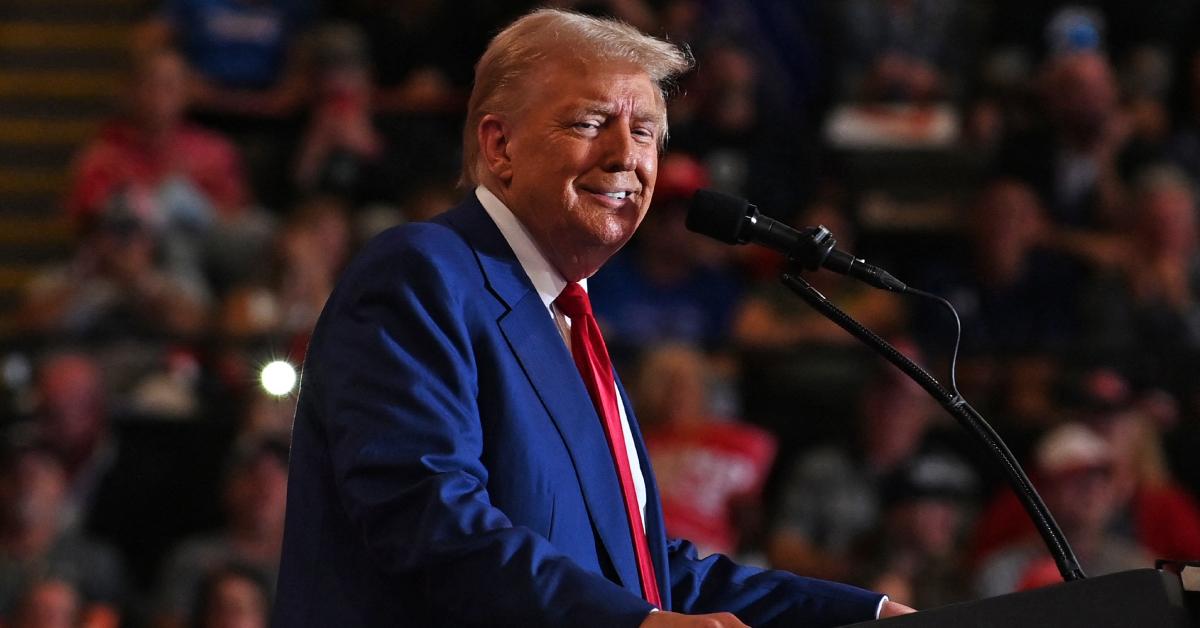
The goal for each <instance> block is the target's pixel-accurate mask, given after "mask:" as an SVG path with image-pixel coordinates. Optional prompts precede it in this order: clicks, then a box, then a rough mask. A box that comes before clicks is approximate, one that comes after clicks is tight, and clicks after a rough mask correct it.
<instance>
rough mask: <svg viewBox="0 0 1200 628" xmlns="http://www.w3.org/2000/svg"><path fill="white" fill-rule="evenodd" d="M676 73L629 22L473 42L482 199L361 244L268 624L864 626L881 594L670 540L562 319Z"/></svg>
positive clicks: (576, 314) (471, 166)
mask: <svg viewBox="0 0 1200 628" xmlns="http://www.w3.org/2000/svg"><path fill="white" fill-rule="evenodd" d="M687 65H688V60H687V58H686V56H685V55H684V54H683V53H682V52H681V51H679V50H678V49H677V48H675V47H674V46H672V45H670V44H667V43H665V42H661V41H658V40H655V39H653V38H650V37H646V36H644V35H642V34H641V33H639V32H638V31H636V30H635V29H632V28H630V27H626V26H624V25H620V24H616V23H613V22H608V21H602V20H595V19H592V18H587V17H583V16H579V15H575V14H571V13H564V12H559V11H537V12H535V13H532V14H530V15H528V16H526V17H524V18H522V19H520V20H518V21H517V22H515V23H514V24H513V25H511V26H510V27H508V28H507V29H505V30H504V31H503V32H501V33H500V34H499V35H497V36H496V38H495V39H494V40H493V41H492V43H491V45H490V46H489V48H488V50H487V51H486V52H485V53H484V55H483V58H482V59H481V60H480V62H479V65H478V67H477V70H476V81H475V88H474V93H473V94H472V97H471V104H470V108H469V111H468V119H467V125H466V132H465V133H464V135H465V138H464V149H465V150H464V153H465V155H464V163H465V169H464V170H465V173H464V178H465V179H466V181H468V182H470V183H475V184H478V185H479V187H477V188H476V190H475V193H474V194H473V195H472V196H471V197H470V198H468V200H467V201H465V202H464V203H463V204H462V205H460V206H458V207H456V208H454V209H452V210H450V211H449V212H448V213H446V214H444V215H443V216H441V217H439V218H438V219H436V220H435V221H434V222H432V223H429V224H417V225H410V226H409V227H406V228H403V229H399V230H393V231H389V232H387V233H385V234H384V235H382V236H380V237H379V238H377V239H376V240H375V241H374V242H373V243H372V244H370V245H369V246H367V247H366V250H365V251H364V252H363V254H362V255H360V257H359V258H358V259H357V260H356V261H355V262H354V263H353V264H351V266H350V268H348V269H347V271H346V274H345V275H344V276H343V278H342V281H341V283H340V285H339V287H338V288H337V289H336V290H335V292H334V294H333V295H332V296H331V298H330V300H329V303H328V304H327V305H326V309H325V312H324V314H323V315H322V317H321V321H320V322H319V323H318V325H317V328H316V330H315V332H314V335H313V339H312V343H311V345H310V349H309V355H308V359H307V366H306V368H305V373H304V387H303V392H302V393H301V395H300V399H299V402H298V409H297V414H296V422H295V427H294V431H293V449H292V460H291V475H290V479H289V494H288V513H287V522H286V531H285V538H284V550H283V559H282V564H281V567H280V579H279V589H278V596H277V599H276V605H275V615H274V618H273V619H274V623H275V625H276V626H288V627H291V626H322V627H323V626H385V625H386V626H475V625H484V626H557V625H572V626H597V627H601V626H638V625H643V626H647V627H650V626H656V625H657V626H672V625H680V626H688V625H697V626H701V625H703V626H742V625H743V624H742V623H741V622H740V621H738V619H736V618H735V617H734V616H733V615H731V614H729V613H734V614H736V615H738V616H739V617H740V618H741V619H742V620H743V621H746V622H749V623H751V624H754V625H756V626H762V625H772V624H778V625H785V624H786V625H806V626H834V625H839V624H845V623H850V622H854V621H862V620H867V619H871V618H873V617H875V616H876V614H877V612H878V610H879V607H880V605H881V599H882V597H881V596H880V595H878V594H874V593H869V592H866V591H862V590H859V589H854V588H851V587H845V586H842V585H836V584H833V583H827V582H820V581H815V580H808V579H803V578H799V577H796V576H791V575H788V574H783V573H779V572H764V571H761V570H756V569H749V568H743V567H739V566H737V565H734V564H733V563H731V562H729V561H728V560H727V559H725V558H723V557H719V556H714V557H710V558H708V559H705V560H697V558H696V555H695V552H694V550H692V548H691V545H690V544H689V543H686V542H680V541H673V542H670V543H668V542H667V540H666V538H665V534H664V532H663V524H662V510H661V507H660V505H659V501H658V495H657V491H656V488H655V484H654V478H653V475H652V474H651V471H650V468H649V466H648V465H647V464H646V461H647V456H646V451H645V448H644V446H643V444H642V442H641V437H640V434H639V433H638V430H637V424H636V422H635V421H634V420H633V413H632V411H631V410H630V409H629V407H628V402H627V401H626V400H625V396H624V395H623V394H620V395H619V397H618V393H617V391H619V390H620V388H619V385H614V382H613V375H612V371H611V367H610V366H608V365H607V355H606V353H605V352H604V350H603V347H602V346H597V343H596V338H595V337H594V335H593V334H592V332H596V335H598V331H597V330H598V328H597V327H596V326H595V320H594V317H592V316H591V315H590V312H588V311H587V308H586V307H582V306H586V301H587V298H586V293H584V292H583V287H584V286H583V285H582V284H583V283H584V282H585V280H586V278H587V277H588V276H590V275H591V274H592V273H594V272H595V271H596V269H597V268H599V267H600V265H601V264H603V263H604V261H605V260H607V259H608V258H609V256H611V255H612V254H613V253H614V252H615V251H616V250H617V249H618V248H620V247H621V245H623V244H624V243H625V242H626V241H627V240H628V239H629V237H630V236H631V235H632V234H633V232H634V230H635V229H636V228H637V225H638V223H639V222H640V221H641V219H642V217H643V216H644V214H645V212H646V209H647V207H649V204H650V197H651V194H652V192H653V190H654V181H655V173H656V168H657V163H658V154H659V150H660V149H661V146H662V140H663V138H664V137H665V135H666V131H667V128H666V113H665V104H664V97H663V94H662V90H661V85H662V83H663V82H664V81H665V80H667V79H668V78H670V77H671V76H672V75H675V74H678V73H679V72H681V71H683V70H684V69H686V67H687ZM560 293H561V294H563V296H562V297H560ZM581 304H582V306H581ZM568 317H570V319H571V320H568ZM568 329H569V331H568ZM573 354H574V360H573ZM589 360H590V361H589ZM573 362H574V363H573ZM597 365H599V366H597ZM589 367H594V368H592V369H591V370H590V371H589V370H588V368H589ZM599 373H603V375H598V374H599ZM618 414H619V415H620V416H619V417H618V416H617V415H618ZM635 471H636V473H635ZM883 607H884V610H883V614H892V613H897V612H902V611H904V610H907V609H904V608H903V607H900V606H899V605H894V604H891V603H890V602H888V603H884V604H883ZM656 609H659V612H654V611H655V610H656ZM670 611H678V613H676V612H670ZM720 611H726V612H723V613H719V614H715V615H708V616H706V617H692V616H687V615H684V614H683V613H695V614H704V613H718V612H720Z"/></svg>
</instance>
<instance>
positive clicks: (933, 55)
mask: <svg viewBox="0 0 1200 628" xmlns="http://www.w3.org/2000/svg"><path fill="white" fill-rule="evenodd" d="M829 6H830V7H831V11H832V15H831V18H832V19H831V20H830V21H831V26H832V28H833V29H834V31H833V32H835V33H836V34H837V36H836V38H834V39H833V41H834V42H835V46H837V47H838V48H839V50H838V51H837V55H836V66H835V73H834V77H835V79H834V80H835V81H836V82H837V83H838V85H837V95H838V96H839V98H840V99H842V100H851V101H858V100H867V101H901V102H913V101H918V102H925V101H929V100H932V99H937V98H946V97H948V96H952V95H957V94H959V93H961V92H962V90H963V89H964V85H963V84H962V83H963V82H964V79H963V75H962V72H963V71H964V70H965V69H966V68H967V67H968V62H969V61H970V57H969V53H970V51H971V48H972V47H973V45H974V42H973V41H972V38H971V37H970V35H969V33H970V31H969V30H968V28H967V27H968V26H969V22H968V21H967V20H966V19H965V18H966V16H965V13H966V11H967V9H968V5H967V4H965V3H962V2H959V1H957V0H905V1H903V2H894V1H890V0H849V1H847V2H838V3H830V4H829Z"/></svg>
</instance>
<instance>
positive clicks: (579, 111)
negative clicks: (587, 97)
mask: <svg viewBox="0 0 1200 628" xmlns="http://www.w3.org/2000/svg"><path fill="white" fill-rule="evenodd" d="M617 109H618V107H616V106H614V105H613V104H611V103H606V102H601V101H592V102H585V103H581V104H579V105H578V106H575V107H572V108H570V109H569V110H568V111H569V114H570V115H571V116H581V115H601V116H611V115H614V114H615V113H616V112H617ZM662 118H663V114H662V112H661V111H657V110H654V109H649V108H639V109H637V110H636V111H634V112H633V119H634V120H637V121H638V122H650V123H654V124H659V123H661V122H662Z"/></svg>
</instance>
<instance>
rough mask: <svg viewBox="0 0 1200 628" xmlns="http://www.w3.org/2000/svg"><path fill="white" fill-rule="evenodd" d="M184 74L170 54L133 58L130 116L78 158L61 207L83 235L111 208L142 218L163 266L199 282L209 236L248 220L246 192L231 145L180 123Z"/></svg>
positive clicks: (113, 125) (111, 126) (104, 132)
mask: <svg viewBox="0 0 1200 628" xmlns="http://www.w3.org/2000/svg"><path fill="white" fill-rule="evenodd" d="M187 74H188V72H187V67H186V65H185V63H184V61H183V58H182V57H181V56H180V55H179V54H178V53H176V52H174V51H171V50H168V49H156V50H152V51H148V52H145V53H144V54H142V55H141V56H139V57H138V58H137V59H136V60H135V63H134V68H133V72H132V74H131V76H130V78H129V86H130V90H129V94H130V102H129V105H128V107H127V111H126V113H125V114H124V115H123V116H121V117H119V118H117V119H115V120H113V121H111V122H109V123H108V124H107V125H106V126H105V127H104V128H103V130H102V131H101V133H100V135H99V137H97V138H96V139H95V140H93V141H92V142H90V143H89V144H88V145H87V146H85V147H84V148H83V149H82V150H81V151H80V153H79V154H78V155H77V157H76V159H75V163H74V166H73V176H72V181H71V183H70V186H69V192H68V195H67V200H66V206H67V212H68V214H69V215H70V217H71V218H72V219H74V220H75V222H76V223H77V224H78V225H79V226H80V227H82V228H83V229H84V230H87V229H88V228H89V227H91V226H92V225H93V224H94V223H95V222H98V221H101V220H103V219H104V217H105V215H106V214H110V213H113V212H115V211H120V212H123V213H128V214H133V215H137V216H139V217H140V218H141V219H142V220H143V221H144V223H145V225H144V226H145V228H146V235H148V236H150V237H152V239H153V240H154V241H155V242H156V243H158V244H160V248H161V250H160V251H159V254H160V255H162V256H163V257H164V258H165V262H166V268H168V269H169V270H170V271H171V272H173V273H175V274H178V275H181V276H186V277H187V278H188V279H190V280H192V281H197V280H200V279H201V276H202V271H203V259H202V254H203V252H204V242H205V239H206V237H207V236H208V235H209V233H210V232H211V231H212V230H213V228H214V227H215V225H216V224H218V223H220V224H231V223H239V222H242V221H244V220H246V219H247V212H246V209H247V205H248V202H249V195H248V192H247V189H246V182H245V176H244V173H243V168H242V163H241V157H240V155H239V154H238V152H237V150H236V149H235V148H234V146H233V144H231V143H230V142H229V141H228V140H226V139H225V138H224V137H222V136H220V135H218V134H216V133H214V132H212V131H208V130H205V129H203V128H200V127H198V126H196V125H194V124H191V123H189V122H187V121H185V119H184V114H185V113H186V110H187V108H188V102H189V92H188V85H187Z"/></svg>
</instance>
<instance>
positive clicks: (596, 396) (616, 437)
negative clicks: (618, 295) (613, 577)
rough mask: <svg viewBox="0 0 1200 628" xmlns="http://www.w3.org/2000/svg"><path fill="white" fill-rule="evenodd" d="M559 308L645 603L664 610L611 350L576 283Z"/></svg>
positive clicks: (565, 292)
mask: <svg viewBox="0 0 1200 628" xmlns="http://www.w3.org/2000/svg"><path fill="white" fill-rule="evenodd" d="M554 304H555V305H557V306H558V309H559V310H560V311H561V312H562V313H563V314H565V315H566V316H567V318H570V319H571V353H572V355H573V356H574V358H575V366H576V367H577V368H578V369H579V374H580V375H581V376H582V377H583V383H584V384H586V385H587V389H588V393H590V394H591V396H592V403H593V404H595V406H596V413H597V414H599V415H600V418H601V419H603V421H604V434H605V436H607V437H608V449H609V451H610V452H612V456H613V460H614V461H615V462H616V465H617V474H618V475H620V477H621V493H622V494H623V495H624V497H625V514H627V515H628V519H629V532H630V535H632V537H633V547H634V551H635V553H636V554H637V564H638V573H639V574H640V575H641V577H642V594H643V595H644V596H645V597H646V601H647V602H650V603H651V604H653V605H655V606H657V607H660V608H661V607H662V600H661V599H660V598H659V596H658V582H657V581H656V579H655V577H654V563H653V562H651V560H650V546H649V544H648V543H647V542H646V531H645V529H644V528H643V527H642V515H641V509H640V508H639V507H638V501H637V492H636V491H635V490H634V488H633V473H632V472H631V471H630V468H629V452H628V451H627V450H626V449H625V434H624V432H623V431H622V429H621V413H620V410H618V406H617V404H618V403H620V400H619V399H617V388H616V384H615V383H614V382H613V369H612V362H610V361H609V359H608V349H606V348H605V347H604V338H602V337H601V336H600V326H599V325H597V324H596V317H595V316H593V315H592V302H591V301H590V300H588V295H587V292H586V291H585V290H584V289H583V288H582V287H580V285H579V284H577V283H569V284H567V287H566V288H564V289H563V291H562V294H560V295H559V296H558V298H557V299H555V300H554Z"/></svg>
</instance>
